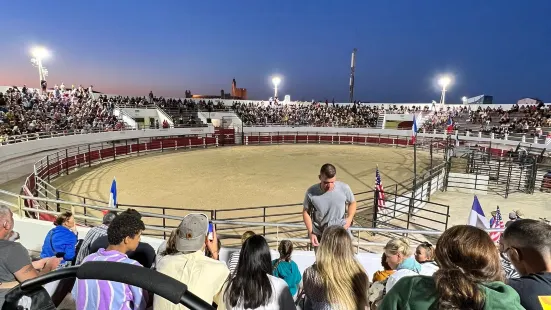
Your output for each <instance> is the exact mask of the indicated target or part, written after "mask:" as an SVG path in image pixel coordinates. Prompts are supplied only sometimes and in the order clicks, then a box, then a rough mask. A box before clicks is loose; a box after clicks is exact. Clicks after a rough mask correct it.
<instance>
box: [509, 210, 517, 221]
mask: <svg viewBox="0 0 551 310" xmlns="http://www.w3.org/2000/svg"><path fill="white" fill-rule="evenodd" d="M516 218H517V213H516V212H511V213H509V219H511V220H515V219H516Z"/></svg>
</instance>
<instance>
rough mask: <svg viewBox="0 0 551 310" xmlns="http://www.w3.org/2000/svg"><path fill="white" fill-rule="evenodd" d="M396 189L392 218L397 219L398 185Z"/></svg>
mask: <svg viewBox="0 0 551 310" xmlns="http://www.w3.org/2000/svg"><path fill="white" fill-rule="evenodd" d="M395 186H396V189H395V190H394V211H393V215H392V217H394V218H396V204H397V203H398V183H396V184H395Z"/></svg>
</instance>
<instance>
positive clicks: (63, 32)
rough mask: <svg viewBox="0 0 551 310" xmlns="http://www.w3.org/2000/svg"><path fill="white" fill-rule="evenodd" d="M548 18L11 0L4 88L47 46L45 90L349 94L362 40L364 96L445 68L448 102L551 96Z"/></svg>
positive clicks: (31, 75) (462, 11)
mask: <svg viewBox="0 0 551 310" xmlns="http://www.w3.org/2000/svg"><path fill="white" fill-rule="evenodd" d="M550 14H551V1H550V0H529V1H504V0H484V1H481V0H448V1H442V0H440V1H437V0H417V1H413V0H386V1H373V0H354V1H344V0H343V1H324V0H280V1H265V0H238V1H228V0H226V1H221V0H208V1H185V0H179V1H162V0H160V1H145V0H133V1H131V0H111V1H103V0H101V1H100V0H97V1H79V0H77V1H44V0H41V1H34V0H33V1H31V0H26V1H6V2H3V3H2V10H1V11H0V17H1V18H0V34H1V35H2V41H1V43H0V51H1V55H2V57H1V58H0V85H22V84H25V83H26V84H27V85H28V86H31V87H37V86H38V82H39V81H38V71H37V70H36V68H34V67H32V65H31V63H30V61H29V59H30V55H29V50H30V48H31V47H32V46H33V45H43V46H45V47H47V48H48V49H49V50H51V52H52V57H51V58H50V59H47V60H45V61H44V64H45V66H46V67H47V68H48V70H49V72H50V75H49V77H48V83H49V86H53V85H54V84H56V83H58V84H59V83H61V82H62V81H63V82H65V84H66V85H67V86H70V85H71V84H77V85H78V84H82V85H90V84H92V85H94V88H95V89H96V90H98V91H101V92H106V93H116V94H124V95H147V93H148V92H149V90H153V92H154V93H155V94H157V95H164V96H184V91H185V90H186V89H190V90H191V91H192V93H194V94H212V95H216V94H220V89H224V90H226V91H228V92H229V91H230V86H231V80H232V78H235V79H236V80H237V84H238V87H244V88H247V90H248V95H249V99H259V100H260V99H267V98H269V97H270V96H271V95H272V94H273V91H272V85H271V82H270V77H271V75H273V74H279V75H281V76H282V79H283V82H282V84H281V87H280V97H282V95H284V94H290V95H291V99H292V100H311V99H314V98H315V99H317V100H325V99H328V100H329V101H331V99H332V98H335V101H337V102H342V101H346V100H347V98H348V80H349V74H350V68H349V67H350V56H351V52H352V49H353V48H357V49H358V53H357V68H356V96H355V97H356V99H359V100H362V101H371V102H430V101H431V100H438V99H439V97H440V93H439V89H438V86H437V85H436V77H437V76H438V75H439V74H442V73H451V74H453V76H454V83H453V84H452V85H451V86H450V88H449V92H448V100H447V101H448V102H455V103H459V102H460V98H461V97H462V96H468V97H471V96H476V95H480V94H486V95H493V96H494V102H495V103H513V102H516V101H517V100H518V99H521V98H524V97H536V98H540V99H542V100H544V101H546V102H551V18H550Z"/></svg>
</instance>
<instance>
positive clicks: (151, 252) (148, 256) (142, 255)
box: [90, 209, 155, 268]
mask: <svg viewBox="0 0 551 310" xmlns="http://www.w3.org/2000/svg"><path fill="white" fill-rule="evenodd" d="M121 214H129V215H131V216H134V217H136V218H138V219H139V220H141V219H142V215H141V214H140V213H139V212H138V211H136V210H134V209H128V210H126V211H124V212H122V213H121ZM108 245H109V240H108V236H102V237H98V238H97V239H96V241H94V242H93V243H92V245H91V246H90V253H95V252H97V251H98V250H99V249H101V248H103V249H105V248H107V246H108ZM126 255H127V256H128V258H130V259H133V260H135V261H137V262H138V263H140V265H142V266H144V267H145V268H151V267H152V266H153V264H154V263H155V249H154V248H153V247H152V246H151V245H150V244H149V243H147V242H138V247H136V249H135V250H132V251H129V252H127V253H126Z"/></svg>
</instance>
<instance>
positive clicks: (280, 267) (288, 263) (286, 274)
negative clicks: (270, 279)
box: [272, 240, 302, 296]
mask: <svg viewBox="0 0 551 310" xmlns="http://www.w3.org/2000/svg"><path fill="white" fill-rule="evenodd" d="M277 250H278V252H279V258H278V259H274V260H273V261H272V266H273V270H274V271H273V276H274V277H278V278H280V279H283V280H285V282H287V285H288V286H289V290H290V291H291V295H293V296H295V295H296V294H297V291H298V285H299V283H300V281H301V280H302V275H301V274H300V270H298V265H297V263H295V262H293V261H292V260H291V255H292V254H293V243H292V242H291V241H289V240H282V241H281V242H280V243H279V247H278V248H277Z"/></svg>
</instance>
